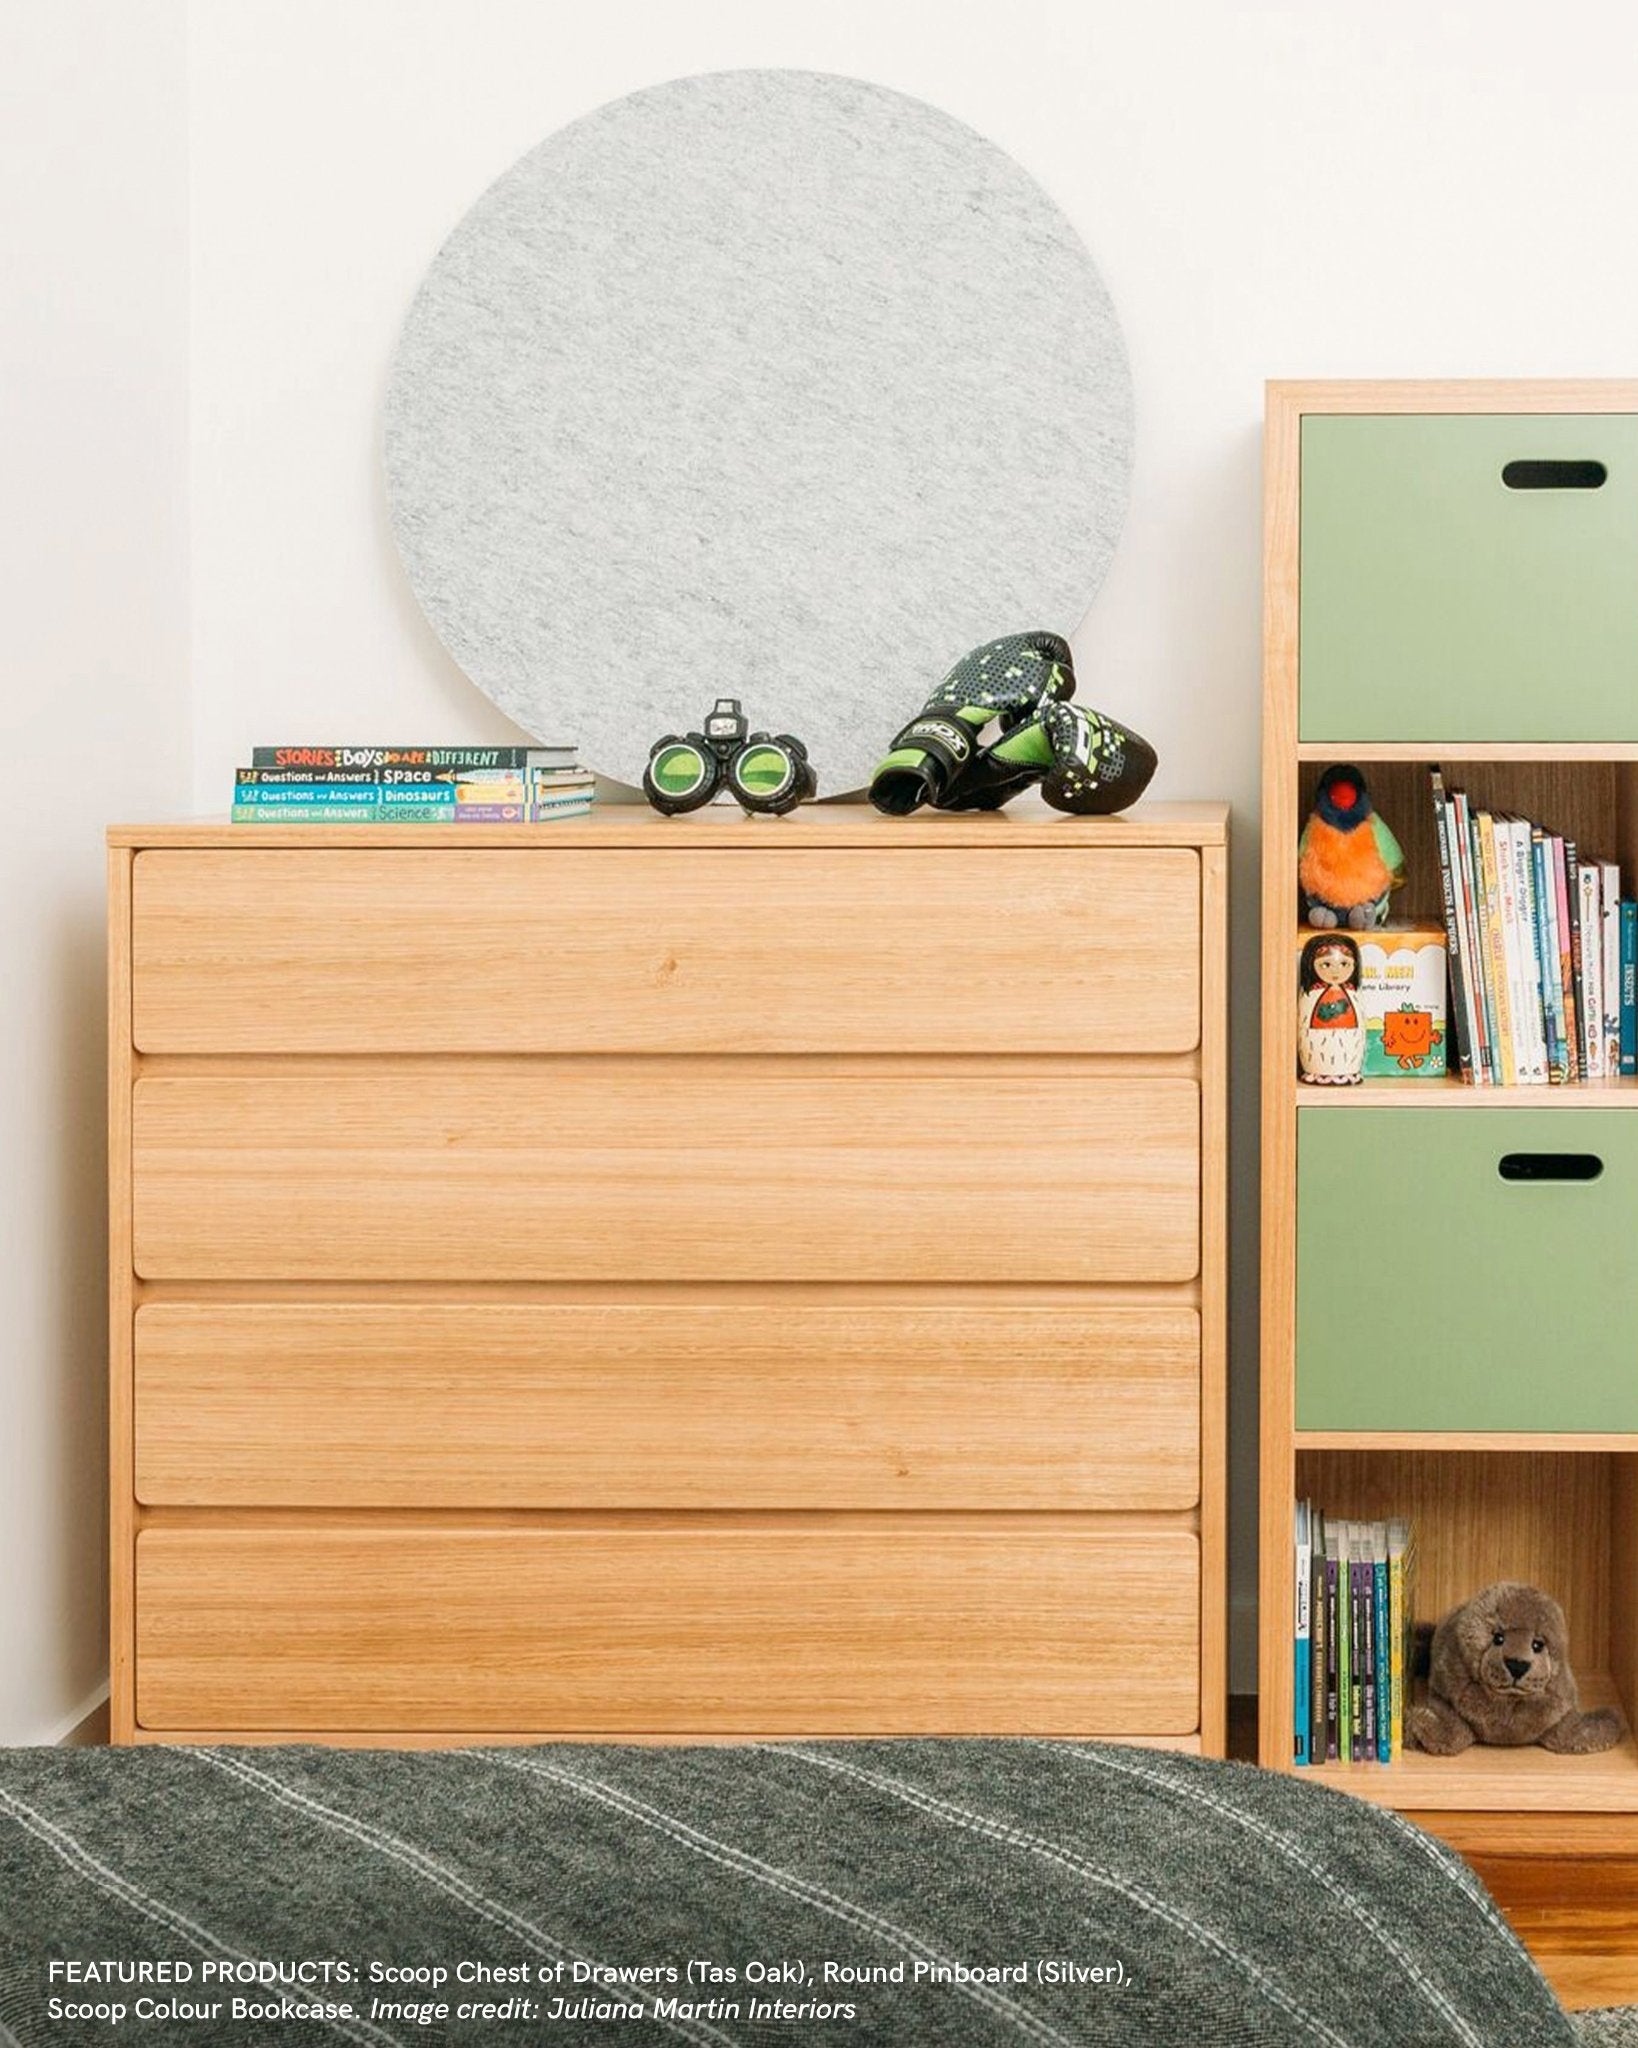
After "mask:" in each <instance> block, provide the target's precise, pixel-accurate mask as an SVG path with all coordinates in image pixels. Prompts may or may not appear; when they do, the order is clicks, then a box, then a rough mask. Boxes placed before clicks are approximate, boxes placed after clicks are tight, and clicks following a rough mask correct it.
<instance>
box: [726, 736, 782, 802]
mask: <svg viewBox="0 0 1638 2048" xmlns="http://www.w3.org/2000/svg"><path fill="white" fill-rule="evenodd" d="M734 779H735V780H736V781H737V782H738V783H739V785H740V787H741V788H742V789H743V790H745V791H746V793H747V794H748V795H750V796H778V794H779V792H780V791H781V790H782V789H783V788H784V787H785V785H786V783H788V782H789V781H790V779H791V764H790V760H789V758H788V757H787V755H786V754H785V751H784V749H783V748H781V747H752V748H751V749H750V751H749V752H748V753H745V754H742V755H741V756H740V758H739V760H738V761H737V762H736V763H735V764H734Z"/></svg>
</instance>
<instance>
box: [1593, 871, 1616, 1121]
mask: <svg viewBox="0 0 1638 2048" xmlns="http://www.w3.org/2000/svg"><path fill="white" fill-rule="evenodd" d="M1598 888H1599V903H1600V905H1601V908H1602V912H1603V919H1604V924H1603V930H1602V932H1601V933H1600V935H1599V949H1600V952H1599V957H1600V958H1601V960H1602V961H1603V966H1604V1004H1603V1007H1604V1078H1605V1079H1606V1080H1608V1081H1613V1080H1614V1079H1615V1077H1616V1075H1617V1074H1619V1073H1620V1071H1621V870H1620V869H1619V868H1618V867H1617V866H1616V864H1615V862H1614V861H1612V860H1606V861H1601V862H1600V863H1599V867H1598Z"/></svg>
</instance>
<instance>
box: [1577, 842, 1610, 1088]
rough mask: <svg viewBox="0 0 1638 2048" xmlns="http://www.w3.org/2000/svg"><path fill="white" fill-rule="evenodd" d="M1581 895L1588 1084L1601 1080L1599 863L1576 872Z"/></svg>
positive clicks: (1583, 1057) (1585, 864)
mask: <svg viewBox="0 0 1638 2048" xmlns="http://www.w3.org/2000/svg"><path fill="white" fill-rule="evenodd" d="M1577 879H1578V884H1579V887H1580V892H1581V914H1580V920H1579V923H1580V930H1581V962H1580V970H1579V972H1580V985H1579V989H1578V994H1579V997H1580V1003H1581V1066H1582V1071H1583V1073H1585V1075H1586V1077H1587V1079H1588V1080H1589V1081H1602V1080H1603V1078H1604V959H1603V955H1604V946H1603V937H1604V919H1603V914H1602V906H1601V903H1600V898H1601V896H1602V894H1603V891H1602V887H1601V884H1600V880H1599V867H1598V862H1597V861H1595V860H1587V861H1583V862H1582V863H1581V865H1580V869H1579V873H1578V877H1577Z"/></svg>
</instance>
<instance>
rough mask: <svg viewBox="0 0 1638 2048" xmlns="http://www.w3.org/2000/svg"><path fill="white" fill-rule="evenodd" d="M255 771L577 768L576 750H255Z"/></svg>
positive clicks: (534, 748)
mask: <svg viewBox="0 0 1638 2048" xmlns="http://www.w3.org/2000/svg"><path fill="white" fill-rule="evenodd" d="M250 765H251V766H252V767H253V768H462V769H467V768H514V769H515V768H573V767H574V766H575V765H576V762H575V749H574V748H573V747H566V746H539V747H323V746H307V747H255V748H252V750H251V755H250Z"/></svg>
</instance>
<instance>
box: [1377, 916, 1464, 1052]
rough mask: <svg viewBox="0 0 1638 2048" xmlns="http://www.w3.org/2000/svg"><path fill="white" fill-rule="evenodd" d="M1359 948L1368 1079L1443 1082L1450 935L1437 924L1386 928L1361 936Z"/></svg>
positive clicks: (1381, 927) (1388, 926)
mask: <svg viewBox="0 0 1638 2048" xmlns="http://www.w3.org/2000/svg"><path fill="white" fill-rule="evenodd" d="M1357 944H1358V948H1359V991H1358V1001H1359V1018H1360V1022H1361V1024H1362V1025H1363V1026H1364V1027H1365V1063H1364V1066H1363V1068H1362V1070H1361V1071H1362V1072H1363V1073H1364V1075H1365V1078H1366V1079H1367V1080H1370V1079H1371V1078H1373V1077H1374V1076H1380V1075H1392V1076H1393V1077H1394V1078H1396V1079H1406V1078H1410V1077H1420V1078H1422V1079H1430V1078H1431V1079H1436V1080H1437V1079H1442V1078H1443V1077H1444V1073H1445V1042H1446V1036H1447V1025H1446V1020H1445V982H1446V972H1445V961H1446V958H1447V946H1448V939H1447V935H1446V933H1445V932H1444V930H1443V929H1442V928H1441V927H1440V926H1438V925H1432V924H1427V925H1420V924H1419V925H1382V926H1380V927H1379V928H1378V929H1377V930H1375V931H1365V932H1360V933H1359V934H1358V937H1357Z"/></svg>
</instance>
